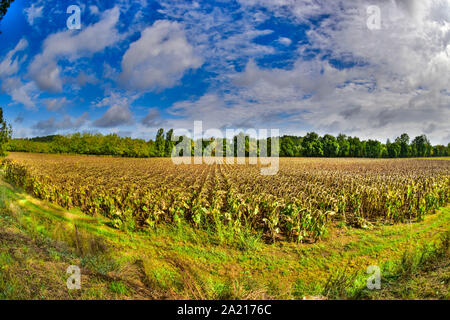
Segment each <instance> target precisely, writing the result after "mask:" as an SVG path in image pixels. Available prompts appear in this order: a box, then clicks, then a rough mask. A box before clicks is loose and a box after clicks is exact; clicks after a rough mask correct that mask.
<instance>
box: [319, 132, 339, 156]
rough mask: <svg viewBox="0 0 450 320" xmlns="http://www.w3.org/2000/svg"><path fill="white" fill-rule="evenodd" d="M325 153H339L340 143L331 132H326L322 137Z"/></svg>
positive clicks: (333, 154)
mask: <svg viewBox="0 0 450 320" xmlns="http://www.w3.org/2000/svg"><path fill="white" fill-rule="evenodd" d="M321 142H322V148H323V155H324V156H325V157H337V156H338V154H339V143H338V142H337V140H336V138H335V137H333V136H332V135H330V134H326V135H324V136H323V137H322V139H321Z"/></svg>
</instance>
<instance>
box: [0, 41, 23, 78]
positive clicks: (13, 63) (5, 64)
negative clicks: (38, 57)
mask: <svg viewBox="0 0 450 320" xmlns="http://www.w3.org/2000/svg"><path fill="white" fill-rule="evenodd" d="M27 47H28V41H27V40H26V39H24V38H22V39H20V41H19V42H18V43H17V45H16V46H15V47H14V49H12V50H11V51H9V52H8V53H7V54H6V56H5V57H4V58H3V60H2V61H1V62H0V77H6V76H10V75H12V74H16V73H17V71H18V70H19V66H20V64H21V63H22V62H23V61H24V60H25V59H26V57H23V58H22V59H20V60H19V59H18V58H15V59H13V56H14V55H15V54H16V53H17V52H20V51H23V50H25V49H26V48H27Z"/></svg>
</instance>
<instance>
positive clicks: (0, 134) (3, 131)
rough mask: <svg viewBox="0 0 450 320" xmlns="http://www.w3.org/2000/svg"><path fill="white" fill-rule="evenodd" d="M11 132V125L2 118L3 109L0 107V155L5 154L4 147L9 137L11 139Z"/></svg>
mask: <svg viewBox="0 0 450 320" xmlns="http://www.w3.org/2000/svg"><path fill="white" fill-rule="evenodd" d="M11 134H12V129H11V125H10V124H7V123H6V121H5V119H3V109H2V108H1V107H0V156H5V155H6V147H7V143H8V141H9V139H11Z"/></svg>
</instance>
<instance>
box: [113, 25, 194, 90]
mask: <svg viewBox="0 0 450 320" xmlns="http://www.w3.org/2000/svg"><path fill="white" fill-rule="evenodd" d="M201 65H202V59H201V58H200V57H199V56H197V55H196V54H195V52H194V48H193V46H192V45H191V44H190V43H189V42H188V41H187V39H186V36H185V33H184V30H183V28H182V26H181V25H180V24H179V23H178V22H170V21H167V20H159V21H156V22H155V23H154V24H153V26H151V27H148V28H146V29H145V30H143V31H142V33H141V37H140V38H139V39H138V40H137V41H135V42H133V43H131V44H130V48H129V49H128V50H127V52H125V54H124V56H123V58H122V73H121V75H120V79H121V81H122V83H123V84H124V85H125V86H126V87H127V88H129V89H134V90H142V91H151V90H155V89H156V90H157V89H165V88H170V87H173V86H174V85H175V84H176V83H177V82H178V81H179V80H180V79H181V78H182V76H183V75H184V73H185V72H186V71H187V70H189V69H196V68H198V67H200V66H201Z"/></svg>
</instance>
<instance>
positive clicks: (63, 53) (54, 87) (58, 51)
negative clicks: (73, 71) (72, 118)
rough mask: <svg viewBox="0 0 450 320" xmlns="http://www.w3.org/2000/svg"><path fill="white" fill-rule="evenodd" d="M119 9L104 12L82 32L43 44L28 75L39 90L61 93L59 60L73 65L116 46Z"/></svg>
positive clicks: (68, 33)
mask: <svg viewBox="0 0 450 320" xmlns="http://www.w3.org/2000/svg"><path fill="white" fill-rule="evenodd" d="M119 14H120V12H119V9H118V8H117V7H114V8H113V9H110V10H107V11H105V12H104V13H103V14H102V15H101V19H100V21H99V22H97V23H95V24H93V25H90V26H88V27H86V28H83V29H82V30H81V31H80V32H76V31H73V30H66V31H61V32H58V33H55V34H52V35H50V36H48V37H47V39H45V41H44V45H43V50H42V53H40V54H38V55H36V56H35V57H34V59H33V61H32V62H31V64H30V66H29V74H30V76H31V77H32V78H33V79H34V80H35V81H36V84H37V85H38V87H39V88H40V89H41V90H48V91H53V92H59V91H61V90H62V85H63V82H62V79H61V72H62V71H61V68H60V66H59V65H58V61H59V60H60V59H68V60H69V61H71V62H73V61H76V60H77V59H79V58H81V57H89V56H91V55H92V54H94V53H96V52H99V51H102V50H104V49H105V48H106V47H108V46H111V45H113V44H114V43H116V42H117V41H118V40H119V39H120V36H119V34H118V32H117V29H116V25H117V22H118V20H119Z"/></svg>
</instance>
